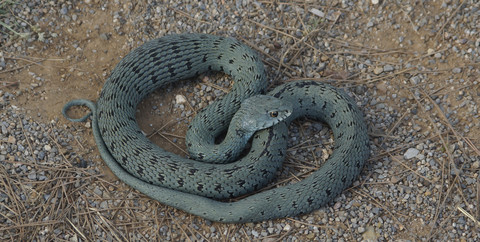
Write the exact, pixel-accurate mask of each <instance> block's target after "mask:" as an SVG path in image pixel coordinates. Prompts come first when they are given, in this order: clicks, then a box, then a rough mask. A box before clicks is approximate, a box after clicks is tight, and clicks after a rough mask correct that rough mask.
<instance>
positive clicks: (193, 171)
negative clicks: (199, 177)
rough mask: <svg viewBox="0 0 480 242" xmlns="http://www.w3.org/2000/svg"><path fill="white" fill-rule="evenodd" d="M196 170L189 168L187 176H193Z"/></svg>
mask: <svg viewBox="0 0 480 242" xmlns="http://www.w3.org/2000/svg"><path fill="white" fill-rule="evenodd" d="M197 171H198V169H195V168H191V169H190V170H188V175H190V176H194V175H195V173H197Z"/></svg>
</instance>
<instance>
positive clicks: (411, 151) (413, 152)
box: [403, 148, 420, 160]
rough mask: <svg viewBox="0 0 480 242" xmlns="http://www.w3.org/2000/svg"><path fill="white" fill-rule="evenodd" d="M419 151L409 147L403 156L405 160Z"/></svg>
mask: <svg viewBox="0 0 480 242" xmlns="http://www.w3.org/2000/svg"><path fill="white" fill-rule="evenodd" d="M419 153H420V151H419V150H417V149H415V148H409V149H408V150H407V152H405V154H404V155H403V157H404V158H405V159H407V160H410V159H412V158H413V157H415V156H417V155H418V154H419Z"/></svg>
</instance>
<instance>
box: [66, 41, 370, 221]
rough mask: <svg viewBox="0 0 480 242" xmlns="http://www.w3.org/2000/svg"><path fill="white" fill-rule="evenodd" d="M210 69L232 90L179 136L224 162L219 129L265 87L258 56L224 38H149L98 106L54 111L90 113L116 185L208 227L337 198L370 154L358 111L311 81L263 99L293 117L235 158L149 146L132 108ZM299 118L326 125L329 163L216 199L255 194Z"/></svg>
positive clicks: (294, 211)
mask: <svg viewBox="0 0 480 242" xmlns="http://www.w3.org/2000/svg"><path fill="white" fill-rule="evenodd" d="M212 70H213V71H221V72H224V73H227V74H229V75H230V76H231V77H232V78H233V79H234V80H235V84H234V85H233V87H232V90H231V91H230V92H229V93H228V94H226V95H225V96H224V97H223V98H222V99H221V100H217V101H216V102H215V103H214V104H213V105H209V106H208V107H207V108H205V109H203V110H202V111H201V112H199V113H198V114H197V115H196V117H195V118H194V120H193V121H192V124H191V126H190V127H189V130H188V132H187V147H189V148H191V149H193V153H194V154H195V155H194V156H196V157H197V158H198V159H204V160H215V158H212V157H210V156H220V157H221V158H220V159H221V160H231V159H232V157H235V156H236V154H232V153H231V152H223V151H222V150H221V149H220V150H216V149H217V148H218V147H217V146H216V145H215V143H214V139H215V137H216V136H218V135H219V134H220V133H221V132H223V131H224V130H226V127H227V126H228V123H229V120H230V119H232V117H233V115H234V114H235V112H236V111H237V110H238V109H239V107H240V105H241V103H242V101H243V100H244V99H246V98H248V97H251V96H255V95H257V94H259V93H263V92H264V91H265V88H266V75H265V70H264V67H263V64H262V63H261V60H260V59H259V58H258V56H257V55H256V54H255V52H253V51H252V50H251V49H250V48H248V47H246V46H245V45H243V44H242V43H240V42H238V41H237V40H235V39H232V38H225V37H219V36H213V35H205V34H181V35H170V36H165V37H162V38H159V39H155V40H151V41H149V42H147V43H145V44H143V45H142V46H140V47H138V48H137V49H135V50H133V51H132V52H130V53H129V54H128V55H126V56H125V57H124V58H123V59H122V60H121V61H120V62H119V64H118V65H117V66H116V67H115V69H114V70H113V71H112V74H111V75H110V77H109V78H108V80H107V81H106V83H105V85H104V87H103V89H102V92H101V94H100V97H99V99H98V100H97V103H96V104H95V103H93V102H90V101H87V100H73V101H71V102H69V103H67V104H66V105H65V106H64V109H63V110H62V111H63V113H64V115H65V116H66V117H67V118H68V119H70V120H72V121H82V120H85V119H86V118H87V117H88V115H87V116H85V117H83V118H81V119H78V120H74V119H71V118H69V117H68V116H67V115H66V110H68V109H69V108H70V107H71V106H75V105H86V106H88V107H89V108H90V109H91V110H92V114H93V117H92V130H93V134H94V137H95V141H96V143H97V146H98V148H99V151H100V154H101V156H102V158H103V159H104V161H105V162H106V164H107V165H108V166H109V168H110V169H111V170H112V172H113V173H114V174H116V175H117V177H118V178H119V179H121V180H122V181H123V182H125V183H126V184H128V185H130V186H131V187H133V188H134V189H136V190H138V191H140V192H142V193H144V194H145V195H147V196H149V197H151V198H153V199H155V200H158V201H160V202H161V203H163V204H166V205H169V206H173V207H175V208H178V209H181V210H184V211H186V212H189V213H192V214H195V215H198V216H201V217H204V218H206V219H209V220H213V221H220V222H248V221H262V220H268V219H274V218H280V217H286V216H296V215H299V214H304V213H308V212H310V211H312V210H315V209H318V208H319V207H321V206H323V205H325V204H326V203H327V202H329V201H330V200H332V199H333V198H334V197H336V196H337V195H339V194H340V193H341V192H342V191H343V190H344V189H345V188H346V187H348V186H350V185H351V184H352V182H353V181H354V180H355V179H356V177H357V176H358V175H359V173H360V170H361V168H362V167H363V164H364V162H365V160H366V159H367V158H368V154H369V148H368V135H367V129H366V124H365V122H364V120H363V115H362V113H361V111H360V110H359V109H358V107H357V106H356V105H355V102H354V101H353V100H352V98H350V97H349V96H348V95H347V94H346V93H345V92H343V91H341V90H339V89H336V88H334V87H332V86H330V85H327V84H323V83H319V82H315V81H297V82H290V83H287V84H284V85H281V86H278V87H277V88H275V89H274V90H272V91H270V92H269V93H268V95H270V96H273V97H275V98H278V99H281V100H282V101H285V102H287V103H290V104H291V105H292V106H293V110H294V111H293V113H292V114H291V115H290V116H289V117H288V118H286V120H285V122H281V123H279V124H277V125H274V126H273V127H271V128H267V129H263V130H260V131H258V132H256V133H255V134H254V135H253V139H252V145H251V149H250V151H249V153H248V154H246V155H245V156H244V157H243V158H241V159H239V160H237V161H235V162H230V163H226V164H211V163H207V162H198V161H195V160H191V159H186V158H183V157H180V156H177V155H175V154H173V153H170V152H167V151H165V150H163V149H161V148H159V147H158V146H156V145H154V144H153V143H151V142H150V141H149V140H148V139H147V138H146V137H145V136H144V135H143V133H142V132H141V130H140V128H139V127H138V124H137V122H136V120H135V111H136V107H137V105H138V103H139V102H140V101H141V100H142V99H143V98H144V97H145V96H147V95H148V94H149V93H151V92H152V91H153V90H155V89H157V88H161V87H163V86H165V85H167V84H168V83H171V82H174V81H179V80H182V79H187V78H191V77H194V76H196V75H198V74H200V73H204V72H207V71H212ZM303 116H306V117H310V118H313V119H317V120H321V121H323V122H325V123H327V124H328V125H329V126H330V127H331V128H332V131H333V134H334V138H335V147H334V152H333V154H332V156H331V157H330V158H329V159H328V160H327V162H326V163H325V164H324V165H323V166H322V167H321V168H319V169H318V170H317V171H315V172H313V173H312V174H311V175H310V176H308V177H307V178H306V179H304V180H302V181H300V182H297V183H295V184H289V185H286V186H283V187H277V188H274V189H270V190H267V191H263V192H259V193H256V194H254V195H250V196H248V197H246V198H243V199H240V200H238V201H236V202H224V201H221V200H224V199H227V198H233V197H237V196H240V195H245V194H248V193H250V192H253V191H255V190H257V189H259V188H261V187H263V186H265V185H267V184H268V183H270V182H271V181H272V180H273V179H274V178H275V175H276V173H277V172H278V171H279V169H280V167H281V165H282V162H283V159H284V157H285V155H286V154H285V151H286V144H287V125H288V124H289V123H290V122H291V121H292V120H294V119H296V118H298V117H303ZM227 138H228V135H227ZM202 142H203V145H200V144H199V143H202ZM195 148H197V149H195Z"/></svg>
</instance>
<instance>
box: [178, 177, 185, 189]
mask: <svg viewBox="0 0 480 242" xmlns="http://www.w3.org/2000/svg"><path fill="white" fill-rule="evenodd" d="M184 183H185V182H184V181H183V179H182V178H178V179H177V184H178V186H179V187H183V184H184Z"/></svg>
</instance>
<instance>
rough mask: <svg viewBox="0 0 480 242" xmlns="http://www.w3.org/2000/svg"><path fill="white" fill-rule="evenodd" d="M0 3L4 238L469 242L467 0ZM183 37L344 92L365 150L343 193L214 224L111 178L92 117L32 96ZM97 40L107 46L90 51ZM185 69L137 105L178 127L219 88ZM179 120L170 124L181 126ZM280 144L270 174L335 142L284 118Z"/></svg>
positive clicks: (476, 96)
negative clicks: (233, 45)
mask: <svg viewBox="0 0 480 242" xmlns="http://www.w3.org/2000/svg"><path fill="white" fill-rule="evenodd" d="M399 3H400V2H399ZM9 8H10V9H11V12H9V13H7V14H5V15H1V16H0V21H2V22H3V23H5V24H7V25H9V26H11V29H12V30H14V31H15V32H16V33H18V34H15V33H14V32H13V31H11V30H9V29H6V28H5V27H4V26H3V27H0V30H1V31H0V43H5V44H4V45H3V44H2V46H1V47H0V85H1V90H0V107H2V109H1V112H0V116H1V121H0V131H1V133H0V167H1V168H2V169H1V172H2V173H1V174H2V175H1V176H2V179H3V180H2V181H1V182H2V184H1V185H2V186H1V187H2V189H0V202H1V204H2V205H1V206H0V214H1V215H2V216H1V217H0V224H2V225H0V238H1V239H4V240H26V239H28V240H32V239H33V238H35V240H40V241H44V240H69V241H83V240H87V238H88V240H90V239H91V240H99V239H101V240H143V241H146V240H195V241H196V240H199V241H210V240H231V241H237V240H263V241H276V240H285V241H295V240H299V241H304V240H322V241H324V240H329V241H330V240H332V241H333V240H335V241H336V240H339V241H352V240H367V241H375V240H378V241H390V240H412V241H413V240H425V241H429V240H434V241H437V240H442V241H453V240H455V241H458V240H460V241H476V240H479V238H478V233H477V232H478V231H477V230H478V229H477V227H476V226H478V225H477V224H476V222H475V221H474V220H472V219H471V218H470V217H469V216H467V215H466V213H467V214H471V215H472V216H473V217H474V218H476V219H480V218H479V215H478V214H479V212H478V211H480V210H479V209H480V208H479V207H478V206H479V200H478V199H479V198H478V196H477V193H478V187H479V184H480V181H479V168H480V163H479V161H480V152H479V151H478V148H477V147H479V143H480V141H479V140H478V138H477V137H479V135H480V118H479V113H478V109H479V108H478V107H479V100H480V88H479V87H480V84H479V81H480V79H479V76H480V72H479V70H478V63H479V62H480V55H479V52H480V38H479V37H478V36H479V34H478V33H479V32H480V26H479V25H478V23H479V22H480V3H478V1H474V0H467V1H463V2H462V5H459V3H457V2H454V1H442V2H441V3H437V4H432V5H431V6H427V5H425V4H422V3H420V2H417V1H406V2H405V1H402V2H401V4H394V3H389V2H387V1H366V0H364V1H333V2H331V1H328V2H327V1H320V2H319V3H316V4H315V5H312V4H308V3H305V4H295V3H282V2H278V3H270V2H265V1H250V0H243V1H241V0H239V1H234V2H227V1H225V2H223V1H221V2H218V1H206V2H205V1H204V2H201V3H200V2H198V1H191V0H187V1H183V2H182V3H180V2H170V3H162V2H159V1H153V0H149V1H144V2H139V3H135V4H133V3H130V2H127V1H118V0H116V1H98V0H88V1H87V0H85V1H43V0H33V1H18V3H17V4H15V5H13V6H9ZM312 8H315V9H316V10H315V11H310V9H312ZM11 13H13V14H14V15H12V14H11ZM314 13H317V14H314ZM320 13H321V14H320ZM322 16H323V17H322ZM18 19H23V20H24V21H19V20H18ZM26 23H28V24H26ZM183 32H202V33H215V34H219V35H224V36H233V37H237V38H239V39H241V40H245V41H248V43H250V44H251V45H252V47H253V48H255V49H256V50H257V51H259V52H260V54H261V55H262V57H263V59H264V60H265V63H266V66H267V69H268V74H269V77H270V80H269V82H270V84H271V85H272V86H274V85H277V84H280V83H282V82H284V81H287V80H288V79H289V78H315V79H320V78H322V81H326V82H329V83H331V84H333V85H335V86H337V87H339V88H343V89H344V90H346V91H347V92H348V93H349V94H350V95H351V96H352V97H353V98H355V100H356V101H357V104H358V105H359V106H360V107H361V109H362V110H363V111H364V113H365V117H366V120H367V123H368V125H369V128H370V135H371V149H372V157H371V158H370V159H369V161H368V164H367V165H366V166H365V169H364V170H363V172H362V174H361V176H360V177H359V179H358V180H357V181H356V182H355V183H354V185H353V186H352V188H351V189H348V190H347V191H345V192H343V193H342V194H341V195H340V196H339V197H337V198H336V199H334V201H332V202H331V203H330V204H329V205H328V206H325V207H324V208H321V209H319V210H317V211H315V212H313V213H310V214H306V215H304V216H299V217H296V218H291V219H279V220H274V221H265V222H262V223H247V224H242V225H224V224H218V223H212V222H211V221H206V220H204V219H201V218H198V217H195V216H191V215H188V214H186V213H184V212H181V211H178V210H175V209H172V208H169V207H166V206H163V205H161V204H158V203H157V202H155V201H152V200H150V199H148V198H146V197H144V196H142V195H141V194H138V193H137V192H135V191H133V190H131V189H129V188H128V187H126V186H125V185H124V184H122V183H121V182H119V181H118V180H116V178H114V177H112V176H111V174H109V171H108V169H106V168H104V167H103V163H102V161H101V159H100V157H99V156H98V153H97V151H96V150H97V149H96V147H95V146H94V144H93V143H92V139H93V136H92V135H91V131H90V123H88V125H85V124H73V123H69V122H66V121H65V120H64V119H63V118H62V117H61V116H60V114H59V113H60V109H59V108H60V107H61V106H62V105H63V103H59V104H55V105H56V106H55V108H56V109H57V111H58V112H56V113H55V114H51V113H42V112H41V111H38V109H37V108H36V106H33V103H40V104H42V103H43V102H45V101H46V100H47V99H48V98H50V99H55V97H58V95H61V93H64V92H65V93H66V91H67V90H68V93H69V94H67V95H71V96H72V97H73V96H75V97H84V96H87V95H89V96H88V97H90V98H95V97H96V96H97V95H98V94H97V92H98V91H99V89H97V88H96V87H97V86H101V81H99V79H100V78H101V77H103V78H104V77H106V76H108V73H109V71H110V70H111V68H110V67H108V68H104V67H103V66H94V67H93V68H92V69H94V70H90V69H89V68H77V66H78V65H82V63H89V62H93V63H95V62H96V61H97V60H98V61H101V60H100V58H101V57H104V56H105V58H110V57H108V55H107V54H110V53H118V55H120V56H116V57H115V58H112V59H111V62H112V64H114V63H116V62H118V60H119V58H120V57H121V55H122V54H125V53H126V52H128V50H130V49H132V48H134V47H136V46H138V45H140V44H141V43H143V42H145V41H146V40H148V39H151V38H154V37H159V36H163V35H165V34H170V33H183ZM22 34H25V37H24V38H19V37H20V35H22ZM96 39H98V40H99V41H102V42H101V43H111V44H112V46H113V45H114V44H115V46H116V47H118V50H117V49H112V48H110V45H109V44H105V45H104V46H101V48H95V49H93V47H92V45H90V44H89V43H90V41H94V40H96ZM117 40H122V43H121V44H118V43H117V42H115V41H117ZM108 41H109V42H108ZM120 50H122V51H120ZM88 53H92V54H95V53H97V54H100V56H97V57H98V59H96V58H97V57H92V55H89V54H88ZM39 56H59V57H61V59H63V61H62V62H59V63H56V64H55V65H54V66H53V67H51V68H53V69H49V71H48V72H47V73H51V72H55V74H54V75H51V74H43V75H42V73H40V72H42V71H45V70H44V69H42V68H39V67H38V66H37V65H35V64H32V63H31V62H32V61H33V62H35V61H38V59H35V58H36V57H39ZM20 57H21V58H20ZM117 57H118V58H117ZM24 58H31V59H29V60H31V61H30V62H25V61H22V59H24ZM25 64H27V65H28V66H25ZM37 64H38V65H42V66H43V67H45V66H46V65H47V64H45V63H37ZM48 65H49V66H48V67H49V68H50V64H48ZM285 66H287V67H288V68H285ZM279 67H280V68H279ZM57 68H58V69H57ZM45 69H47V68H45ZM57 72H58V73H59V75H57ZM324 77H328V78H324ZM197 79H200V80H192V81H188V82H185V83H181V84H179V85H177V84H176V85H172V86H171V87H169V88H167V89H166V90H163V93H166V94H168V93H172V94H173V95H172V96H171V99H168V100H166V99H165V98H164V97H165V96H164V95H163V94H162V95H159V94H158V93H162V91H160V92H156V93H157V94H156V95H154V96H153V97H151V100H152V102H153V103H154V105H152V106H150V107H149V111H150V112H149V113H150V114H152V115H156V116H165V115H169V116H171V117H174V118H175V120H176V121H178V123H180V127H185V126H186V125H187V123H188V121H189V120H190V119H191V117H192V116H193V115H194V113H195V112H194V111H196V110H199V109H201V108H202V107H205V106H207V105H208V104H209V103H211V102H213V101H214V100H215V99H216V98H219V97H221V96H222V95H223V94H224V93H225V91H228V89H229V88H230V86H231V81H230V79H229V78H227V77H225V76H223V75H208V76H201V77H199V78H197ZM76 82H78V83H79V82H86V83H87V84H85V85H87V86H89V87H90V89H91V90H88V92H89V93H88V94H87V93H82V92H81V91H82V90H80V89H79V90H75V88H74V87H76V86H77V84H78V83H76ZM52 83H54V84H55V85H52ZM99 83H100V84H99ZM93 89H94V90H93ZM49 90H58V92H56V93H52V92H50V91H49ZM72 90H73V91H72ZM49 95H51V96H49ZM192 107H193V110H192ZM57 113H58V114H57ZM179 130H181V128H179V127H177V126H175V127H173V128H170V130H168V132H169V133H173V134H177V135H182V134H181V133H180V134H178V132H179ZM173 141H174V142H175V143H177V144H180V143H181V142H182V139H181V138H178V137H176V138H175V139H174V140H173ZM289 145H290V146H289V147H290V148H289V150H288V152H287V153H288V160H287V161H286V163H287V164H286V167H285V169H284V170H283V171H282V174H281V177H282V178H285V177H291V175H292V174H295V176H296V177H299V178H303V177H305V176H307V175H308V172H310V171H312V170H313V169H315V168H316V167H318V166H320V165H321V164H322V163H323V162H324V161H325V160H326V159H327V158H328V157H329V156H330V155H331V154H332V150H333V147H334V140H333V139H332V137H331V134H330V131H329V129H328V128H327V127H326V126H325V125H322V124H321V123H318V122H315V121H311V120H304V121H300V122H298V123H294V124H292V125H291V127H290V140H289ZM286 183H288V181H287V182H284V183H282V184H286Z"/></svg>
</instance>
